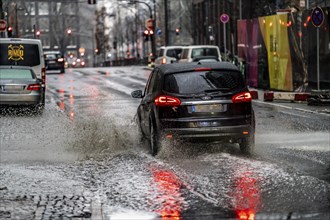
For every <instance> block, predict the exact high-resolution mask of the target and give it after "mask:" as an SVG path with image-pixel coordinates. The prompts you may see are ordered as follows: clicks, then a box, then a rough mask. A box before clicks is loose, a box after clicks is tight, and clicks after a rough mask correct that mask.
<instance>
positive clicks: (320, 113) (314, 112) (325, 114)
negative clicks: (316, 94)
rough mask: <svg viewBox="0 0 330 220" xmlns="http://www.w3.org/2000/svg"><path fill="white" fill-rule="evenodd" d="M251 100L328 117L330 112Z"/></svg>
mask: <svg viewBox="0 0 330 220" xmlns="http://www.w3.org/2000/svg"><path fill="white" fill-rule="evenodd" d="M253 102H256V103H259V104H264V105H271V106H275V107H281V108H286V109H291V110H297V111H302V112H308V113H312V114H318V115H323V116H327V117H330V114H327V113H323V112H317V111H312V110H308V109H302V108H294V107H290V106H285V105H281V104H276V103H269V102H263V101H259V100H253Z"/></svg>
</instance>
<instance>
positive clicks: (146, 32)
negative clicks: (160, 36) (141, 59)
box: [143, 30, 149, 41]
mask: <svg viewBox="0 0 330 220" xmlns="http://www.w3.org/2000/svg"><path fill="white" fill-rule="evenodd" d="M143 37H144V41H149V31H148V30H144V31H143Z"/></svg>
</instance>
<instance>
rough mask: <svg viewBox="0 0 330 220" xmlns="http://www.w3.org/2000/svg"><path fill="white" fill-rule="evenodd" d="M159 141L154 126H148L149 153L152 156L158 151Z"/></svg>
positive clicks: (152, 124)
mask: <svg viewBox="0 0 330 220" xmlns="http://www.w3.org/2000/svg"><path fill="white" fill-rule="evenodd" d="M160 145H161V144H160V140H159V133H158V130H157V129H156V128H155V124H154V123H151V125H150V153H151V155H152V156H156V155H157V154H158V152H159V149H160Z"/></svg>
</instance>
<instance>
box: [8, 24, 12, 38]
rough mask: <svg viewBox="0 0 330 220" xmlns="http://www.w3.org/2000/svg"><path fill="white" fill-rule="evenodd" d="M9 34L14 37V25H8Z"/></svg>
mask: <svg viewBox="0 0 330 220" xmlns="http://www.w3.org/2000/svg"><path fill="white" fill-rule="evenodd" d="M7 34H8V37H13V27H12V26H8V28H7Z"/></svg>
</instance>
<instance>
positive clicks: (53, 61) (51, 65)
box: [44, 51, 65, 73]
mask: <svg viewBox="0 0 330 220" xmlns="http://www.w3.org/2000/svg"><path fill="white" fill-rule="evenodd" d="M44 56H45V62H46V71H47V72H51V71H54V70H55V71H58V72H60V73H65V68H64V56H63V55H62V53H61V52H60V51H45V52H44Z"/></svg>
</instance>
